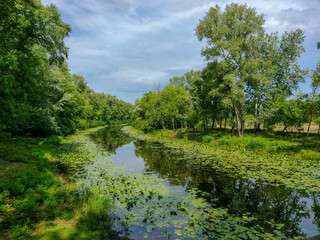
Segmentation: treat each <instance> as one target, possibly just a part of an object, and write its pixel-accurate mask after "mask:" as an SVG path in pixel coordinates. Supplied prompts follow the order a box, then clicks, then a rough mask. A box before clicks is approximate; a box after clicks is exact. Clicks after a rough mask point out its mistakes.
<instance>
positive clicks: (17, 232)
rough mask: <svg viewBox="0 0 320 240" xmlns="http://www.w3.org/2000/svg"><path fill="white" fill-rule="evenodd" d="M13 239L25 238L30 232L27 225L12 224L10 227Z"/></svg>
mask: <svg viewBox="0 0 320 240" xmlns="http://www.w3.org/2000/svg"><path fill="white" fill-rule="evenodd" d="M11 230H12V236H13V239H21V240H23V239H25V237H26V235H27V234H28V233H29V232H30V229H29V227H28V225H23V226H21V225H14V226H13V227H12V228H11Z"/></svg>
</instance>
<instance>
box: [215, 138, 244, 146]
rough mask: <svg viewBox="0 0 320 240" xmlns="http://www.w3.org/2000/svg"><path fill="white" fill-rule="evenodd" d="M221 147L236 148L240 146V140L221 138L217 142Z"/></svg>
mask: <svg viewBox="0 0 320 240" xmlns="http://www.w3.org/2000/svg"><path fill="white" fill-rule="evenodd" d="M217 141H218V142H219V143H220V144H221V145H225V146H237V145H240V144H241V142H242V141H241V140H240V139H238V138H237V137H235V136H223V137H222V138H219V139H218V140H217Z"/></svg>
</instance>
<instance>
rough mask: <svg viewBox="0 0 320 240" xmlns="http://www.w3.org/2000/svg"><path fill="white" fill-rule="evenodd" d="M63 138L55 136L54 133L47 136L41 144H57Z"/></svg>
mask: <svg viewBox="0 0 320 240" xmlns="http://www.w3.org/2000/svg"><path fill="white" fill-rule="evenodd" d="M62 139H63V138H62V137H61V136H56V135H51V136H49V137H47V138H46V139H45V140H44V142H43V144H48V145H55V146H56V145H59V144H60V143H61V140H62Z"/></svg>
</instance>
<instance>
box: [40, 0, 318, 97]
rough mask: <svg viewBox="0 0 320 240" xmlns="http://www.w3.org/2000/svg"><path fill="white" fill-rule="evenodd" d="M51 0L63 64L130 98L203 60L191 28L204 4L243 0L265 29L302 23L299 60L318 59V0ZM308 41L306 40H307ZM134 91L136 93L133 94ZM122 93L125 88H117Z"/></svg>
mask: <svg viewBox="0 0 320 240" xmlns="http://www.w3.org/2000/svg"><path fill="white" fill-rule="evenodd" d="M42 2H43V3H44V4H50V3H54V4H56V5H57V6H58V8H59V9H60V11H61V13H62V18H63V20H64V21H65V22H67V23H69V24H70V25H71V27H72V29H73V32H72V34H71V35H70V38H69V39H68V40H67V41H66V43H67V46H68V47H69V48H70V54H69V55H70V58H69V65H70V68H71V70H72V72H73V73H78V74H80V75H83V76H84V77H85V78H86V80H87V81H88V82H89V86H92V87H93V88H94V89H95V90H101V89H103V91H105V92H111V91H112V92H118V93H119V92H127V93H128V92H130V91H131V92H132V94H131V95H130V96H131V97H130V99H131V100H130V101H132V99H133V97H132V96H134V95H135V94H136V96H137V97H139V96H140V95H141V93H142V92H144V91H146V90H147V89H149V90H152V85H153V84H154V83H157V82H159V81H160V82H161V83H164V82H165V81H167V80H168V79H169V78H170V77H172V76H173V75H182V74H184V73H185V72H187V71H189V70H190V69H199V68H201V67H202V66H203V64H204V62H203V58H202V57H201V55H200V50H201V47H202V46H203V44H204V43H202V42H199V41H198V40H197V38H196V36H195V35H194V29H195V27H196V25H197V24H198V22H199V19H201V18H203V16H204V15H205V13H206V12H207V11H208V10H209V7H210V6H213V5H215V4H216V3H217V4H219V5H220V6H221V7H222V9H223V8H224V7H225V5H226V4H229V3H231V2H238V3H246V4H247V5H248V6H250V7H255V8H256V10H257V12H258V13H260V14H261V13H264V14H265V19H266V22H265V27H266V30H267V31H268V32H271V31H272V32H276V31H277V32H279V33H282V32H283V31H285V30H293V29H296V28H298V27H299V28H302V29H303V30H304V31H305V35H306V44H307V45H306V48H307V52H306V54H305V55H304V56H303V59H304V61H303V64H304V65H305V66H309V65H310V66H311V64H312V61H315V60H314V59H316V58H317V59H320V56H319V55H320V54H319V52H320V51H318V52H317V51H314V50H313V51H312V49H313V46H311V45H312V44H313V42H315V41H319V40H320V36H319V33H318V32H317V31H318V29H319V28H320V22H319V20H318V19H317V18H318V12H320V1H318V0H304V1H300V0H290V1H289V0H287V1H278V0H238V1H233V0H228V1H225V0H215V1H213V0H199V1H193V0H171V1H159V0H148V1H143V0H108V1H106V0H81V1H77V0H42ZM309 45H310V46H309ZM139 91H141V93H140V94H139ZM122 96H125V94H122Z"/></svg>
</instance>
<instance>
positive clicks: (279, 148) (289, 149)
mask: <svg viewBox="0 0 320 240" xmlns="http://www.w3.org/2000/svg"><path fill="white" fill-rule="evenodd" d="M277 151H285V152H299V151H300V148H299V147H298V146H296V145H289V144H284V145H280V146H277Z"/></svg>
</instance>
